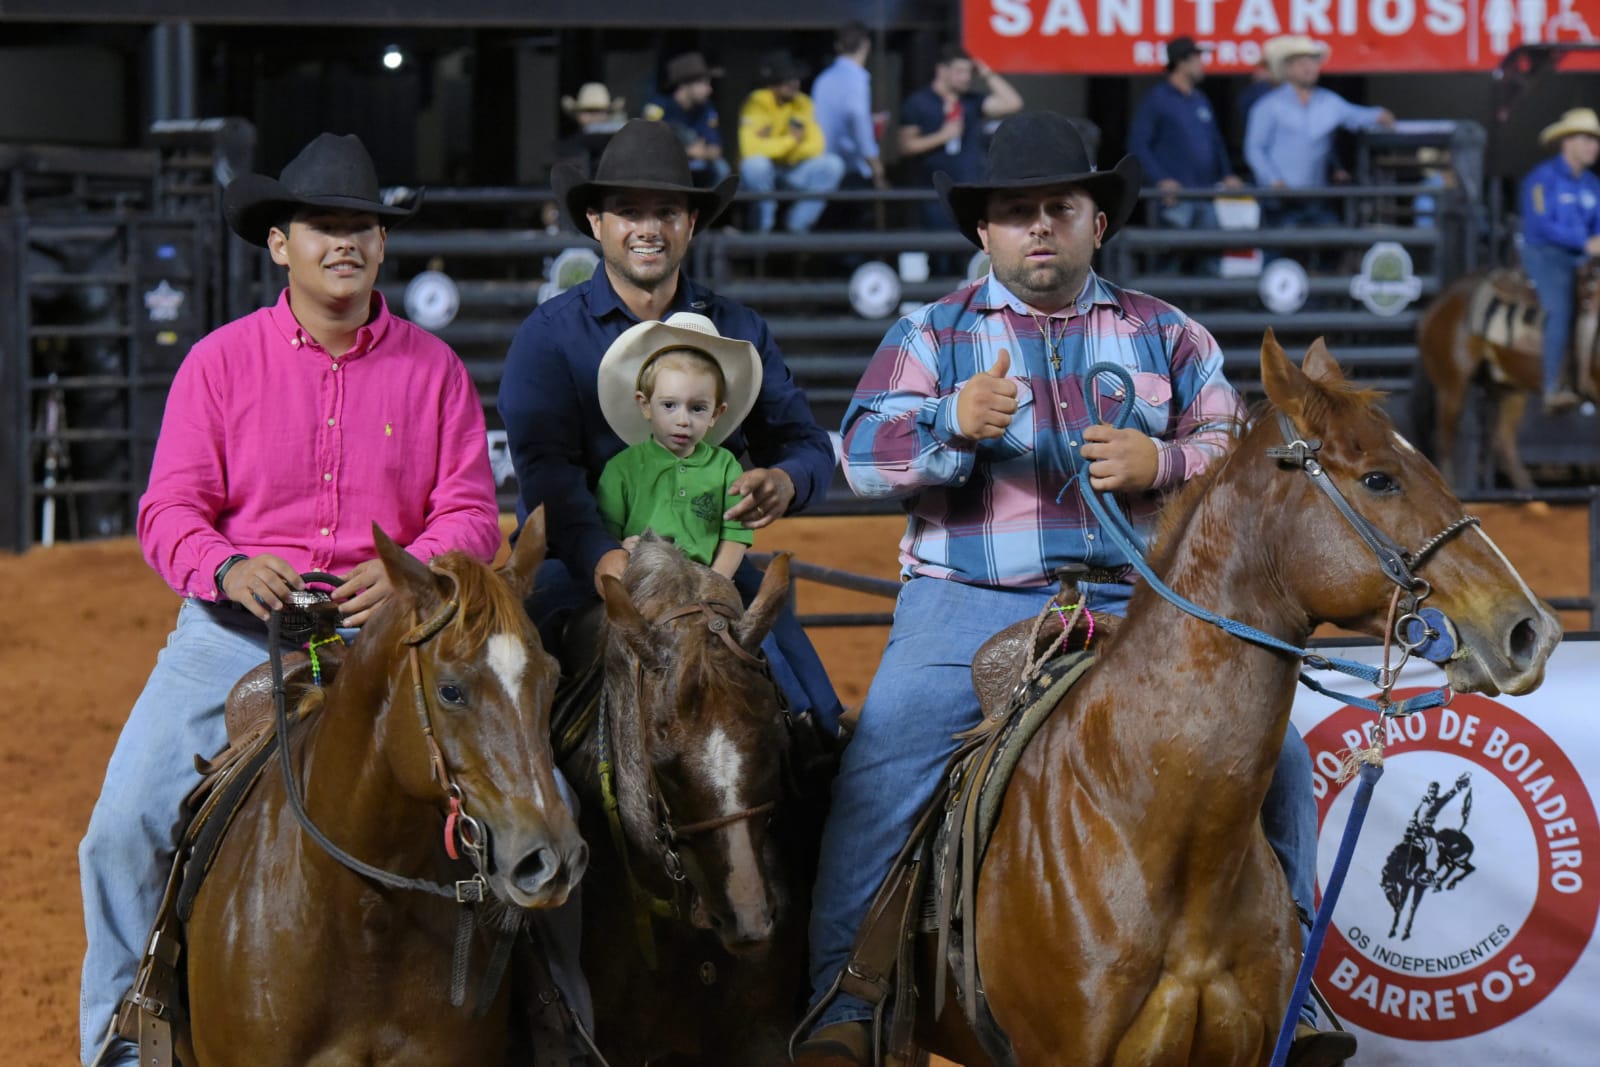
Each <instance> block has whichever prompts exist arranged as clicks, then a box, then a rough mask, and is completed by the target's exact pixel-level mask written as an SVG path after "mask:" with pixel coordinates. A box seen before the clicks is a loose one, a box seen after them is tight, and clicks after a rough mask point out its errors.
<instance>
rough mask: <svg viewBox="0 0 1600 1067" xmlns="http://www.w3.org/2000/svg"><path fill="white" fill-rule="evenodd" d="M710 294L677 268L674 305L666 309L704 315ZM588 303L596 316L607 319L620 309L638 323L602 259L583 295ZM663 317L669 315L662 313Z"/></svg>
mask: <svg viewBox="0 0 1600 1067" xmlns="http://www.w3.org/2000/svg"><path fill="white" fill-rule="evenodd" d="M708 296H710V292H709V291H708V290H705V289H702V288H701V287H700V286H698V285H696V284H695V283H694V282H692V281H690V280H689V276H688V275H687V274H685V273H684V272H683V268H682V267H679V268H678V291H677V292H676V293H674V294H672V304H671V306H669V307H668V308H667V315H671V314H672V313H673V312H675V311H697V312H700V313H701V314H705V313H706V310H707V304H708V300H707V299H706V298H707V297H708ZM584 301H585V303H587V304H588V306H589V314H591V315H593V316H594V317H595V318H597V319H604V318H606V317H607V316H609V315H611V314H612V313H613V312H620V313H621V314H622V315H623V316H624V317H625V318H627V319H628V320H629V321H630V322H639V321H640V319H639V316H637V315H635V314H634V313H633V312H632V311H631V310H630V309H629V308H628V305H627V304H624V303H623V302H622V297H620V296H618V295H617V290H616V289H615V288H614V287H613V286H612V285H611V276H610V275H609V274H607V273H606V267H605V264H604V263H603V262H602V263H601V264H600V265H599V266H598V267H596V268H595V272H594V273H593V274H592V275H590V276H589V292H588V294H587V295H586V296H585V297H584ZM662 318H666V315H663V316H662Z"/></svg>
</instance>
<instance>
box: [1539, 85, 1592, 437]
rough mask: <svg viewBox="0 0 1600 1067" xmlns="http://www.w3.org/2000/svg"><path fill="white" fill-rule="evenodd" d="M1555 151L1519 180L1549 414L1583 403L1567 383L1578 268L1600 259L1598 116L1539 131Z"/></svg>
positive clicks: (1586, 112) (1581, 114)
mask: <svg viewBox="0 0 1600 1067" xmlns="http://www.w3.org/2000/svg"><path fill="white" fill-rule="evenodd" d="M1539 144H1540V145H1541V146H1542V147H1545V148H1549V147H1551V146H1552V145H1554V146H1555V149H1556V154H1555V155H1553V156H1551V157H1550V158H1549V159H1547V160H1545V161H1544V162H1543V163H1540V164H1539V165H1538V166H1537V167H1534V168H1533V170H1531V171H1529V172H1528V176H1527V177H1526V178H1524V179H1523V180H1522V197H1521V203H1522V265H1523V267H1524V268H1525V269H1526V270H1527V272H1528V277H1529V279H1530V280H1531V281H1532V282H1533V287H1534V289H1535V290H1536V291H1537V292H1538V294H1539V303H1540V305H1542V306H1543V308H1544V314H1545V318H1544V336H1543V345H1544V350H1543V356H1544V410H1545V414H1547V415H1553V414H1557V413H1559V412H1562V411H1565V410H1567V409H1568V408H1572V407H1575V406H1577V404H1578V403H1579V401H1580V400H1581V398H1580V397H1579V396H1578V394H1577V393H1576V392H1574V391H1573V390H1572V389H1571V388H1569V387H1568V384H1567V383H1566V382H1565V381H1564V380H1563V379H1564V377H1565V374H1566V366H1565V364H1566V358H1567V341H1568V338H1569V337H1570V336H1571V334H1572V311H1573V289H1574V286H1575V284H1576V282H1577V274H1578V268H1579V267H1580V266H1582V265H1583V263H1584V261H1585V260H1586V259H1588V258H1589V257H1590V256H1594V255H1600V178H1596V177H1595V174H1594V171H1593V170H1591V169H1590V168H1591V167H1593V166H1594V164H1595V159H1596V158H1597V157H1600V116H1597V115H1596V114H1595V112H1594V110H1593V109H1592V108H1587V107H1577V108H1573V109H1572V110H1570V111H1568V112H1567V113H1566V114H1565V115H1562V116H1561V118H1560V119H1558V120H1557V121H1556V122H1553V123H1551V124H1550V125H1549V126H1546V127H1545V128H1544V129H1543V130H1542V131H1541V132H1540V133H1539Z"/></svg>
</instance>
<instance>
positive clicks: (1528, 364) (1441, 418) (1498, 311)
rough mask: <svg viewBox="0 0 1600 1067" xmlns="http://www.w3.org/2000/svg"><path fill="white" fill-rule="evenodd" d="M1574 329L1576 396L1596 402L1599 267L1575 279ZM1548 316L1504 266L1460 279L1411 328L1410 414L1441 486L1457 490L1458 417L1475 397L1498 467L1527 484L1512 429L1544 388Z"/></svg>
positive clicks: (1520, 277)
mask: <svg viewBox="0 0 1600 1067" xmlns="http://www.w3.org/2000/svg"><path fill="white" fill-rule="evenodd" d="M1575 308H1576V312H1575V317H1574V321H1573V327H1572V348H1571V351H1570V353H1569V356H1568V358H1569V359H1571V360H1572V366H1573V369H1574V380H1575V381H1576V382H1577V392H1579V393H1580V394H1582V395H1584V396H1586V397H1587V398H1589V399H1591V400H1594V399H1600V358H1597V356H1600V353H1596V351H1595V348H1596V346H1597V345H1600V266H1596V265H1594V264H1590V265H1589V266H1586V267H1585V268H1584V269H1583V270H1582V271H1581V272H1580V273H1579V276H1578V282H1577V293H1576V302H1575ZM1543 322H1544V313H1543V312H1542V311H1541V310H1540V308H1539V302H1538V298H1537V297H1536V296H1535V295H1534V291H1533V286H1532V284H1531V283H1530V282H1529V281H1528V278H1527V275H1525V274H1523V273H1522V271H1520V270H1514V269H1509V268H1502V269H1499V270H1493V271H1489V272H1488V273H1486V274H1473V275H1468V276H1467V277H1465V278H1459V279H1457V280H1456V281H1455V282H1454V283H1453V284H1451V285H1450V287H1449V288H1447V289H1446V290H1445V291H1444V292H1442V293H1440V294H1439V295H1438V296H1437V297H1436V298H1435V299H1434V301H1433V303H1431V304H1429V305H1428V307H1427V309H1426V310H1425V311H1423V313H1422V316H1421V318H1420V319H1418V321H1417V364H1416V373H1415V374H1413V375H1412V388H1411V415H1412V423H1413V432H1414V433H1415V434H1416V437H1417V442H1418V443H1419V444H1420V445H1421V446H1422V447H1423V448H1424V449H1425V450H1428V452H1429V454H1430V455H1431V456H1432V457H1433V458H1434V460H1435V461H1436V462H1437V463H1438V464H1439V470H1440V471H1441V472H1442V473H1443V474H1444V477H1445V481H1447V482H1449V483H1450V484H1451V485H1452V486H1454V485H1457V484H1458V483H1457V481H1456V478H1457V476H1458V475H1459V471H1458V470H1457V468H1456V449H1457V447H1458V445H1459V437H1460V429H1461V416H1462V413H1463V412H1464V411H1465V410H1466V405H1467V402H1468V401H1469V400H1470V399H1471V398H1472V396H1474V395H1475V394H1474V390H1475V389H1477V388H1481V389H1482V390H1483V391H1484V398H1485V400H1486V401H1487V404H1486V406H1485V408H1484V411H1485V423H1486V425H1485V426H1484V427H1483V428H1482V431H1481V432H1484V433H1487V434H1489V446H1490V450H1491V454H1492V455H1493V457H1494V461H1495V463H1496V465H1497V466H1498V467H1499V469H1500V470H1501V471H1503V472H1505V475H1506V478H1507V479H1508V480H1509V481H1510V482H1511V484H1512V485H1513V486H1514V487H1515V488H1517V489H1524V490H1529V489H1532V488H1533V478H1532V476H1531V475H1530V474H1529V473H1528V468H1527V467H1525V466H1524V465H1523V463H1522V457H1521V456H1520V455H1518V453H1517V427H1518V426H1519V425H1520V424H1521V422H1522V415H1523V412H1524V410H1525V409H1526V407H1527V402H1528V394H1529V393H1532V394H1533V395H1535V396H1537V395H1539V392H1540V390H1541V389H1542V388H1543V381H1544V371H1543V364H1544V357H1543V355H1542V353H1541V349H1540V345H1541V338H1542V336H1543V329H1542V326H1543Z"/></svg>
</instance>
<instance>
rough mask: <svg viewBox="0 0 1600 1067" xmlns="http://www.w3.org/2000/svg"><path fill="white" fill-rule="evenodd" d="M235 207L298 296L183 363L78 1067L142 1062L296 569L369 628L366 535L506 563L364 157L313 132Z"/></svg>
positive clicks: (160, 453)
mask: <svg viewBox="0 0 1600 1067" xmlns="http://www.w3.org/2000/svg"><path fill="white" fill-rule="evenodd" d="M223 207H224V211H225V213H226V215H227V221H228V225H229V227H230V228H231V229H232V230H233V232H234V233H236V234H238V235H239V236H240V237H241V238H243V239H244V240H246V241H248V242H250V243H251V244H253V245H259V246H262V247H264V248H266V249H267V250H268V251H269V252H270V253H271V255H272V261H273V262H274V263H276V264H277V265H278V266H280V267H283V268H285V270H286V272H287V276H288V285H287V287H286V288H285V289H284V290H283V292H282V294H281V295H280V296H279V297H278V301H277V303H276V304H274V305H273V306H271V307H267V308H262V309H261V310H259V311H255V312H252V313H251V314H249V315H246V316H245V317H244V318H242V319H237V320H235V321H234V322H231V323H228V324H227V325H225V326H222V327H221V328H219V329H217V330H215V331H213V332H212V333H210V334H208V335H207V336H206V337H203V338H201V340H200V341H199V342H197V343H196V344H195V346H194V348H193V349H191V350H190V352H189V354H188V357H187V358H185V359H184V361H183V363H182V365H181V366H180V367H179V368H178V372H177V375H176V376H175V378H174V379H173V383H172V389H171V392H170V393H169V394H168V396H167V407H166V414H165V416H164V417H163V419H162V426H161V434H160V437H159V438H158V440H157V442H156V450H155V460H154V464H153V466H152V468H151V471H150V482H149V488H148V489H147V490H146V491H145V494H144V496H143V498H142V499H141V500H140V502H139V520H138V533H139V542H140V546H141V547H142V548H143V550H144V556H145V559H146V560H147V561H148V562H149V563H150V565H151V567H153V568H154V569H155V570H156V572H157V573H158V574H160V575H161V577H162V578H163V579H164V580H165V581H166V582H167V584H169V585H170V586H172V588H173V590H174V591H175V592H176V593H177V594H178V595H179V596H181V597H183V598H184V600H183V604H182V607H181V608H180V609H179V611H178V619H177V625H176V627H175V628H174V629H173V631H172V634H171V635H170V636H169V637H168V638H167V645H166V647H165V648H164V649H163V650H162V651H161V655H160V657H159V659H158V660H157V662H156V666H155V669H154V671H153V672H152V673H151V675H150V679H149V681H148V682H147V683H146V684H145V688H144V691H143V693H141V694H140V696H139V699H138V701H137V702H136V703H135V704H134V706H133V710H132V712H131V713H130V714H129V716H128V721H127V723H126V724H125V725H124V727H123V730H122V734H121V736H120V737H119V738H118V740H117V745H116V749H115V750H114V751H113V753H112V756H111V761H110V765H109V766H108V767H107V768H106V776H105V782H104V784H103V785H102V787H101V791H100V798H99V800H98V802H97V803H96V804H95V807H94V813H93V815H92V816H91V817H90V820H89V828H88V831H87V832H86V833H85V835H84V838H83V843H82V844H81V845H80V846H79V849H78V859H79V867H80V872H81V877H82V884H83V915H84V927H85V932H86V934H87V935H88V948H87V950H86V951H85V953H84V958H83V985H82V989H81V994H80V1016H79V1023H80V1028H81V1039H82V1058H83V1062H84V1063H86V1064H87V1063H90V1062H92V1061H94V1060H95V1059H96V1057H97V1056H98V1057H99V1062H101V1063H105V1064H133V1063H135V1062H137V1058H138V1050H137V1049H136V1048H135V1047H134V1046H133V1044H132V1043H131V1042H130V1041H128V1040H125V1039H124V1037H122V1036H120V1035H119V1034H118V1033H117V1031H116V1029H115V1023H114V1018H113V1016H114V1015H115V1014H116V1013H117V1012H118V1008H119V1004H120V1003H121V1002H122V998H123V995H124V994H125V993H127V992H128V991H129V987H130V985H131V983H132V982H133V979H134V975H135V972H136V970H137V968H138V966H139V962H140V958H141V953H142V952H143V950H144V947H145V940H146V938H147V937H148V936H149V933H150V928H151V924H152V923H153V922H154V921H155V918H156V911H157V908H158V906H159V904H160V900H161V895H162V886H163V885H164V884H165V881H166V877H167V873H168V871H169V870H170V867H171V863H172V858H173V853H174V851H175V850H176V848H177V845H178V840H179V837H180V835H181V832H182V828H183V816H182V807H183V800H184V797H185V796H186V795H187V794H188V793H189V791H190V790H191V789H193V788H194V786H195V784H196V783H197V782H198V781H199V775H198V774H197V773H196V771H195V769H194V763H193V757H194V755H195V753H200V754H202V755H210V754H212V753H215V752H217V751H219V750H220V749H221V748H222V747H223V746H224V745H225V744H226V743H227V730H226V727H225V725H224V722H223V704H224V701H225V700H226V698H227V696H228V692H229V690H230V689H232V687H233V684H234V682H236V681H237V680H238V679H239V677H240V676H241V675H243V674H245V673H246V672H247V671H249V670H251V669H252V668H254V667H256V666H257V665H259V664H260V663H262V662H263V661H264V660H265V659H266V658H267V656H268V651H269V650H268V647H267V627H266V620H267V619H268V617H269V614H270V612H271V611H272V610H274V609H277V608H280V607H282V606H283V605H284V603H285V598H286V597H287V596H288V594H289V592H290V590H293V589H300V588H303V587H304V583H303V582H302V581H301V579H300V574H301V572H304V571H326V572H330V573H333V574H337V575H340V576H342V577H343V578H344V579H345V582H344V584H343V585H341V586H340V587H339V589H338V590H337V591H335V592H334V594H333V597H334V600H335V601H337V602H338V604H339V606H340V610H341V611H342V612H343V614H344V621H345V624H346V625H347V626H350V627H359V626H360V625H361V624H362V623H364V622H365V621H366V620H367V619H368V618H369V617H370V616H371V614H372V612H373V611H375V610H377V608H378V607H379V606H380V605H381V604H382V603H383V602H384V601H385V599H387V598H388V596H389V595H390V593H391V592H392V589H391V586H390V583H389V580H388V578H387V576H386V574H385V572H384V569H383V566H382V564H381V563H380V562H379V561H378V559H377V552H376V550H375V546H374V544H373V536H372V527H373V524H374V523H376V524H378V525H379V526H381V527H382V528H383V529H384V531H385V532H386V533H387V534H388V535H389V536H391V537H393V538H394V539H395V541H396V542H398V543H399V544H400V545H401V546H403V547H404V548H405V549H406V550H407V551H408V552H410V553H411V554H412V555H414V556H416V557H417V558H418V559H420V560H424V561H426V560H429V559H432V558H433V557H434V556H437V555H439V554H441V553H444V552H448V551H450V550H452V549H459V550H461V551H464V552H467V553H470V554H471V555H474V556H476V557H478V558H479V559H482V560H485V561H488V560H490V559H492V558H493V557H494V554H495V552H496V550H498V548H499V547H500V526H499V508H498V507H497V506H496V503H495V493H494V477H493V475H492V474H491V472H490V469H489V457H488V450H487V447H486V446H485V443H484V442H485V433H484V420H483V407H482V404H481V403H480V401H479V399H478V393H477V389H476V387H474V385H473V383H472V379H471V377H470V376H469V375H468V373H467V369H466V367H465V366H464V365H463V364H462V362H461V360H460V359H458V358H457V357H456V355H455V353H454V352H452V351H451V350H450V349H449V347H447V346H446V345H445V344H444V342H442V341H440V340H439V339H438V338H436V337H433V336H432V335H430V334H428V333H426V332H424V331H423V330H421V329H419V328H417V327H415V326H413V325H411V324H410V323H408V322H406V321H405V320H403V319H398V318H396V317H395V316H394V315H392V314H391V313H390V311H389V308H388V306H387V305H386V304H385V303H384V300H383V297H382V296H381V295H380V294H379V293H377V292H375V291H374V289H373V284H374V282H375V281H376V280H377V276H378V266H379V264H381V263H382V262H383V250H384V241H385V236H386V233H387V230H386V227H388V226H391V225H399V224H400V223H402V222H404V221H405V220H406V219H408V218H410V217H411V214H412V212H413V211H414V210H415V209H414V208H411V209H407V208H401V207H395V206H392V205H390V204H387V203H385V202H384V201H383V199H382V196H381V194H380V193H379V189H378V180H377V176H376V174H375V173H374V170H373V165H372V159H371V157H370V156H369V155H368V154H367V150H366V148H365V147H364V146H363V145H362V144H361V142H360V140H358V139H357V138H356V137H354V136H344V137H340V136H335V135H334V134H329V133H325V134H322V135H320V136H318V137H317V138H316V139H315V140H313V141H312V142H311V143H310V144H309V145H307V146H306V147H305V148H304V149H303V150H302V151H301V152H300V154H299V155H297V156H296V157H295V158H294V159H293V160H292V161H291V162H290V163H289V165H288V166H286V167H284V168H283V172H282V174H281V175H280V177H279V179H278V180H273V179H272V178H269V177H266V176H265V175H260V174H250V175H245V176H243V177H240V178H239V179H237V180H236V181H234V182H233V183H232V184H230V185H229V186H228V187H227V190H226V191H225V192H224V194H223ZM135 1022H136V1019H135Z"/></svg>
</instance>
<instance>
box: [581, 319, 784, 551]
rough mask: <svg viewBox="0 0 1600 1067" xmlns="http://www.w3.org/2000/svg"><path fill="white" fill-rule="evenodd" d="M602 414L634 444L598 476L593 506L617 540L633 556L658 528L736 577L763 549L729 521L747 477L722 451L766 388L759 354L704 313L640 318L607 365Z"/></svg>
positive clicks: (605, 360)
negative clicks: (752, 552)
mask: <svg viewBox="0 0 1600 1067" xmlns="http://www.w3.org/2000/svg"><path fill="white" fill-rule="evenodd" d="M599 378H600V411H601V413H602V414H604V415H605V417H606V422H607V424H609V425H610V427H611V429H612V430H613V431H615V433H616V435H617V436H618V437H620V438H622V440H624V441H626V442H627V443H628V447H627V448H624V449H623V450H622V451H621V452H618V453H617V454H616V455H615V456H612V457H611V459H610V460H609V461H607V463H606V467H605V470H603V471H601V472H600V482H599V485H598V486H596V488H595V501H596V504H597V506H598V507H599V509H600V519H601V521H602V522H604V523H605V525H606V529H607V530H609V531H611V536H613V537H616V538H619V539H621V541H622V547H623V548H625V549H627V550H628V551H629V552H630V553H631V552H632V551H633V548H634V545H635V544H637V542H638V540H639V535H640V534H642V533H644V532H645V531H646V530H652V531H654V532H655V533H656V534H657V535H659V536H661V537H665V538H666V539H668V540H669V541H671V542H673V543H674V544H675V545H677V546H678V548H680V549H681V550H682V551H683V554H684V555H685V556H688V557H689V558H690V559H692V560H694V561H695V562H696V563H703V564H705V565H706V566H708V567H710V568H712V569H713V570H715V571H716V572H717V573H718V574H721V575H723V576H724V577H726V578H730V579H731V578H732V577H733V576H734V574H735V573H736V572H737V571H738V569H739V562H740V561H741V560H742V559H744V553H745V550H746V549H748V548H749V547H750V546H751V545H752V544H754V543H755V534H754V533H753V532H752V531H751V530H750V528H749V527H747V526H746V525H745V524H744V523H742V522H739V521H738V520H735V519H729V518H727V513H728V512H729V511H731V510H732V508H733V507H734V505H736V504H737V503H739V498H738V497H737V496H736V495H734V494H733V493H732V492H731V490H732V487H733V485H734V483H735V482H737V481H738V480H739V479H740V478H741V477H743V476H744V468H743V467H741V466H739V457H737V456H735V455H734V454H733V453H732V452H729V451H728V450H727V449H726V448H720V447H718V446H719V445H720V444H721V443H722V442H723V441H724V440H726V439H727V436H728V434H730V433H732V432H733V428H734V427H735V426H738V425H739V424H740V423H742V422H743V421H744V420H745V416H746V415H749V414H750V409H751V408H753V407H754V406H755V403H756V394H757V393H758V392H759V391H760V389H761V354H760V353H759V352H757V351H756V346H755V345H753V344H751V343H750V342H749V341H739V340H735V339H733V338H731V337H723V336H722V335H721V334H719V333H717V327H716V324H714V323H713V322H712V321H711V320H710V319H708V318H706V317H705V316H704V315H697V314H695V313H694V312H692V311H680V312H678V313H677V314H675V315H672V316H669V317H668V319H667V321H665V322H641V323H639V324H638V325H637V326H631V327H629V328H628V329H627V330H625V331H623V334H622V336H621V337H618V338H617V339H616V340H615V341H613V342H611V347H610V348H608V349H606V354H605V356H604V357H603V358H602V359H601V360H600V375H599Z"/></svg>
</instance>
